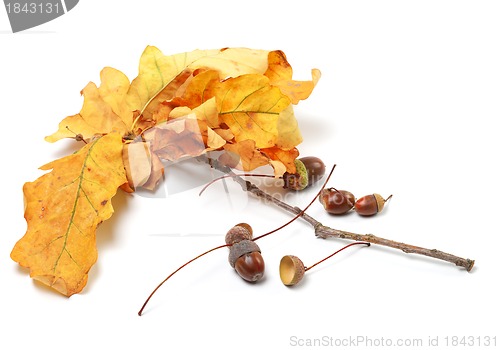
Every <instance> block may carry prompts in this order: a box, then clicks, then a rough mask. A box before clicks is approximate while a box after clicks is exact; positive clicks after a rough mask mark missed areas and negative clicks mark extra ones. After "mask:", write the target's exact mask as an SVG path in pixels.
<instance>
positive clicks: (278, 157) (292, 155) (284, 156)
mask: <svg viewBox="0 0 500 350" xmlns="http://www.w3.org/2000/svg"><path fill="white" fill-rule="evenodd" d="M261 152H262V153H264V154H265V155H266V156H268V157H269V158H270V159H272V160H273V161H278V162H280V163H282V164H283V165H284V166H285V169H286V171H287V172H289V173H290V174H295V171H296V169H295V159H296V158H297V157H298V156H299V151H298V150H297V149H296V148H292V149H290V150H283V149H281V148H279V147H272V148H264V149H261ZM281 175H283V174H281Z"/></svg>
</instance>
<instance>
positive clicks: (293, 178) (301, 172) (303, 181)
mask: <svg viewBox="0 0 500 350" xmlns="http://www.w3.org/2000/svg"><path fill="white" fill-rule="evenodd" d="M294 164H295V169H296V170H295V174H290V173H288V172H286V173H284V174H283V180H284V181H285V188H289V189H291V190H295V191H301V190H303V189H304V188H306V187H307V186H308V185H309V176H308V174H307V168H306V166H305V165H304V163H302V161H300V160H299V159H295V161H294Z"/></svg>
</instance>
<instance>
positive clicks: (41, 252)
mask: <svg viewBox="0 0 500 350" xmlns="http://www.w3.org/2000/svg"><path fill="white" fill-rule="evenodd" d="M40 169H42V170H51V171H50V172H49V173H47V174H45V175H42V176H41V177H40V178H38V179H37V180H36V181H34V182H28V183H26V184H25V185H24V188H23V189H24V196H25V205H26V209H25V215H24V216H25V219H26V222H27V223H28V229H27V231H26V234H25V235H24V236H23V237H22V238H21V239H20V240H19V241H18V242H17V243H16V245H15V246H14V249H13V250H12V252H11V258H12V259H13V260H14V261H17V262H18V263H19V264H20V265H21V266H24V267H27V268H29V269H30V275H31V277H32V278H34V279H36V280H39V281H41V282H43V283H45V284H47V285H49V286H51V287H52V288H54V289H56V290H57V291H59V292H60V293H62V294H64V295H67V296H71V295H72V294H75V293H78V292H80V291H81V290H82V289H83V287H84V286H85V285H86V283H87V277H88V272H89V270H90V268H91V266H92V265H93V264H94V263H95V262H96V259H97V249H96V244H95V233H96V228H97V226H98V225H99V224H100V223H101V222H102V221H104V220H107V219H109V218H110V217H111V215H112V214H113V207H112V205H111V198H112V197H113V196H114V195H115V194H116V191H117V189H118V187H119V186H120V185H122V184H123V183H125V182H126V181H127V179H126V176H125V172H124V168H123V161H122V138H121V136H120V135H119V134H117V133H111V134H109V135H106V136H103V137H101V138H99V139H97V140H95V141H94V142H92V143H89V144H87V145H86V146H85V147H83V148H82V149H80V150H79V151H78V152H77V153H75V154H72V155H70V156H67V157H64V158H61V159H59V160H55V161H53V162H51V163H49V164H46V165H44V166H42V167H41V168H40Z"/></svg>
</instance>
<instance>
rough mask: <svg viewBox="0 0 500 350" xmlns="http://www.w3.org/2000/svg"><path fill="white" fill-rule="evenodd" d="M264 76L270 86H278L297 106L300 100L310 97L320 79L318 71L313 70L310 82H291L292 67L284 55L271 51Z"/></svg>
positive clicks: (280, 52) (281, 52)
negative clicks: (269, 82)
mask: <svg viewBox="0 0 500 350" xmlns="http://www.w3.org/2000/svg"><path fill="white" fill-rule="evenodd" d="M264 75H265V76H267V77H268V78H269V80H270V81H271V84H273V85H274V86H278V87H279V88H280V89H281V91H282V92H283V93H284V94H285V95H287V96H288V97H289V98H290V100H291V101H292V103H293V104H297V103H299V101H300V100H305V99H307V98H308V97H309V95H311V92H312V91H313V89H314V87H315V86H316V84H317V83H318V81H319V78H320V77H321V72H320V71H319V70H318V69H313V70H312V71H311V76H312V80H310V81H297V80H293V79H292V75H293V70H292V66H291V65H290V63H288V61H287V59H286V56H285V53H284V52H283V51H271V52H269V66H268V68H267V71H266V72H265V73H264Z"/></svg>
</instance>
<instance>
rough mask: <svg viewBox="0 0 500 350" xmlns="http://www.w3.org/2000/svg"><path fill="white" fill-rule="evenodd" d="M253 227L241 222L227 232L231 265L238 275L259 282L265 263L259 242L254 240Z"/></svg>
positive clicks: (249, 280)
mask: <svg viewBox="0 0 500 350" xmlns="http://www.w3.org/2000/svg"><path fill="white" fill-rule="evenodd" d="M252 234H253V233H252V228H251V226H250V225H248V224H245V223H241V224H237V225H235V226H234V227H233V228H231V229H230V230H229V231H228V232H227V234H226V243H227V244H231V245H230V246H229V257H228V260H229V265H231V267H233V268H234V269H235V270H236V272H237V273H238V275H240V277H241V278H243V279H244V280H245V281H248V282H257V281H259V280H261V279H262V277H263V276H264V270H265V263H264V258H262V255H261V251H260V248H259V246H258V245H257V243H255V242H254V241H252V240H251V239H252Z"/></svg>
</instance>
